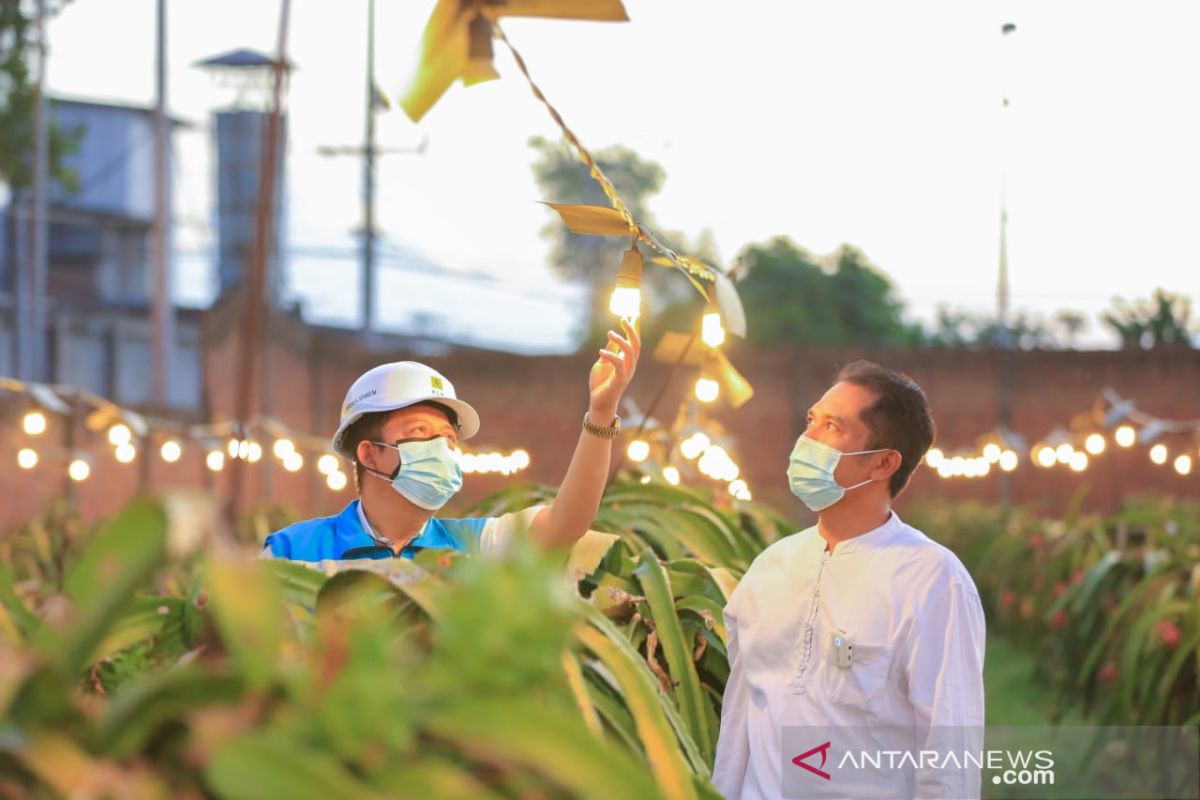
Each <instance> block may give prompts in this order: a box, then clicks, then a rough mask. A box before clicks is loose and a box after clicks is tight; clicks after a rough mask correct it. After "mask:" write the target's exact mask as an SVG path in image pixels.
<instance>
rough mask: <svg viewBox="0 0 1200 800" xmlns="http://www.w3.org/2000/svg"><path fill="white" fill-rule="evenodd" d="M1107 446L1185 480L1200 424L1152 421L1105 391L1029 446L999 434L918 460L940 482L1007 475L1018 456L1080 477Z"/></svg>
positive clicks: (1199, 443)
mask: <svg viewBox="0 0 1200 800" xmlns="http://www.w3.org/2000/svg"><path fill="white" fill-rule="evenodd" d="M1163 439H1167V440H1169V441H1163ZM1110 445H1111V446H1113V447H1115V448H1117V449H1121V450H1128V449H1131V448H1133V447H1135V446H1141V447H1144V448H1146V450H1147V457H1148V459H1149V460H1150V462H1151V463H1152V464H1154V465H1155V466H1159V467H1165V466H1166V465H1167V464H1168V463H1169V464H1170V465H1171V468H1172V469H1174V471H1175V472H1176V473H1177V474H1178V475H1181V476H1188V475H1191V474H1192V470H1193V468H1194V467H1195V464H1196V459H1197V458H1198V457H1200V419H1195V420H1169V419H1164V418H1162V417H1157V416H1154V415H1153V414H1148V413H1146V412H1144V411H1141V410H1139V409H1138V408H1137V405H1136V403H1135V402H1134V401H1133V400H1132V399H1129V398H1125V397H1122V396H1121V395H1119V394H1118V393H1117V392H1115V391H1114V390H1113V389H1111V388H1105V389H1104V390H1102V391H1101V392H1100V393H1099V394H1098V395H1097V397H1096V401H1095V403H1094V404H1093V406H1092V408H1091V409H1090V410H1088V411H1084V412H1081V413H1080V414H1076V415H1075V416H1074V417H1073V418H1072V419H1071V421H1070V424H1069V425H1058V426H1056V427H1054V428H1053V429H1052V430H1050V431H1049V432H1048V433H1047V434H1046V435H1044V436H1042V437H1041V438H1040V439H1038V440H1037V441H1036V442H1035V443H1034V444H1033V446H1032V447H1029V446H1027V444H1026V440H1025V439H1024V437H1022V436H1020V435H1018V434H1014V433H1012V432H1011V431H1006V430H999V431H994V432H991V433H988V434H984V435H983V436H981V437H979V438H978V439H977V440H976V446H975V448H971V449H961V450H959V451H957V452H955V453H953V454H950V453H946V452H944V451H942V450H941V449H939V448H936V447H935V448H932V449H931V450H930V451H929V452H928V453H926V454H925V459H924V461H925V465H926V466H927V467H929V468H931V469H933V470H936V472H937V474H938V475H939V476H940V477H942V478H982V477H984V476H986V475H988V474H990V472H991V471H992V469H993V468H996V469H999V470H1001V471H1003V472H1013V471H1014V470H1016V469H1018V468H1019V467H1020V466H1021V465H1022V463H1023V460H1022V455H1021V454H1022V453H1027V454H1028V459H1027V462H1024V463H1028V464H1030V465H1033V466H1035V467H1037V468H1040V469H1046V470H1049V469H1055V468H1064V467H1065V468H1066V469H1068V470H1070V471H1071V472H1076V473H1081V472H1085V471H1087V469H1088V468H1089V467H1091V466H1092V465H1093V464H1094V463H1095V462H1096V460H1098V459H1099V458H1102V457H1103V456H1104V454H1105V453H1106V452H1109V448H1110Z"/></svg>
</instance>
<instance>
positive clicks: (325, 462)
mask: <svg viewBox="0 0 1200 800" xmlns="http://www.w3.org/2000/svg"><path fill="white" fill-rule="evenodd" d="M337 468H338V460H337V456H331V455H330V454H329V453H326V454H325V455H323V456H321V457H320V458H318V459H317V472H319V473H321V474H322V475H328V474H330V473H331V472H334V471H335V470H337Z"/></svg>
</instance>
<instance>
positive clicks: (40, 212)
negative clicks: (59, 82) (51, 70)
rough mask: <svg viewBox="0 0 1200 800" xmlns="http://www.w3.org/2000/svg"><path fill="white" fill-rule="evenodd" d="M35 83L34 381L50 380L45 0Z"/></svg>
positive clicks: (31, 341) (40, 7) (40, 13)
mask: <svg viewBox="0 0 1200 800" xmlns="http://www.w3.org/2000/svg"><path fill="white" fill-rule="evenodd" d="M37 65H38V66H37V83H36V84H35V85H34V101H33V217H32V219H31V220H30V223H31V225H32V228H33V236H32V239H33V248H32V257H33V269H32V274H33V282H32V290H33V297H32V300H33V302H32V303H31V304H30V307H31V309H32V311H33V314H32V319H31V320H30V333H31V335H30V337H29V341H28V344H29V353H30V363H29V368H30V373H29V374H30V375H31V376H32V377H33V379H34V380H39V381H44V380H50V377H51V376H50V375H49V373H48V370H47V363H46V248H47V237H46V226H47V217H48V215H47V213H46V207H47V198H46V195H47V192H48V190H49V186H48V185H47V183H48V180H49V174H48V173H49V169H48V166H49V156H50V150H49V146H48V145H49V142H48V140H47V138H48V137H47V128H48V122H49V120H48V119H47V114H46V0H38V3H37Z"/></svg>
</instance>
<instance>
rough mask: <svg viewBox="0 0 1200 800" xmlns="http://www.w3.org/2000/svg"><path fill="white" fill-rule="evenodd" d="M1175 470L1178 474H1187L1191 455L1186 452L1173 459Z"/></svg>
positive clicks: (1189, 469)
mask: <svg viewBox="0 0 1200 800" xmlns="http://www.w3.org/2000/svg"><path fill="white" fill-rule="evenodd" d="M1175 471H1176V472H1178V473H1179V474H1180V475H1189V474H1191V471H1192V457H1191V456H1189V455H1187V454H1186V453H1185V454H1183V455H1181V456H1179V457H1178V458H1176V459H1175Z"/></svg>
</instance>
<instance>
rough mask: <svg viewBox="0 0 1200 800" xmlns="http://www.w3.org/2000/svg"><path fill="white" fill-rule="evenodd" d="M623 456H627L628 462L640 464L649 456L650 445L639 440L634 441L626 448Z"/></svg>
mask: <svg viewBox="0 0 1200 800" xmlns="http://www.w3.org/2000/svg"><path fill="white" fill-rule="evenodd" d="M625 454H626V455H628V456H629V460H630V461H636V462H638V463H641V462H642V461H645V460H646V458H647V456H649V455H650V443H649V442H645V441H642V440H641V439H634V440H633V441H632V442H630V443H629V447H628V448H626V450H625Z"/></svg>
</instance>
